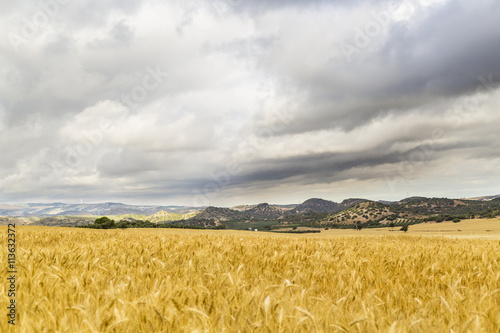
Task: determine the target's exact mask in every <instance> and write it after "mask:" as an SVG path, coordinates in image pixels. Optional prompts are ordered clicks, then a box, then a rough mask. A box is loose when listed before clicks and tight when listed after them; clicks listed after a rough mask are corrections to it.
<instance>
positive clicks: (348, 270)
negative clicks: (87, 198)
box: [0, 227, 500, 332]
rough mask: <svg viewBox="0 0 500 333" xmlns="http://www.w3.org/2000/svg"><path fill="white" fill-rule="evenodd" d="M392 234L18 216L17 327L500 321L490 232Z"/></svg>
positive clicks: (320, 328)
mask: <svg viewBox="0 0 500 333" xmlns="http://www.w3.org/2000/svg"><path fill="white" fill-rule="evenodd" d="M1 232H2V234H1V237H0V244H2V245H1V246H2V248H1V252H2V258H6V251H7V246H6V244H7V229H6V228H5V227H2V228H1ZM394 234H395V235H382V236H375V235H374V236H342V237H325V235H322V236H321V237H315V236H304V237H303V236H300V235H269V234H265V233H255V232H246V233H245V232H231V231H205V230H201V231H196V230H190V231H183V230H170V229H161V230H157V229H147V230H131V229H128V230H86V229H69V228H68V229H63V228H46V227H18V234H17V244H18V248H17V271H18V281H17V286H16V287H17V290H18V294H17V303H18V322H17V325H16V328H17V330H16V331H17V332H196V331H197V332H238V331H241V332H251V331H257V332H358V331H361V332H378V331H381V332H469V331H470V332H499V331H500V242H499V241H498V240H484V239H451V238H444V237H426V236H412V235H404V234H401V233H400V234H396V233H394ZM0 269H1V270H2V277H5V276H6V275H7V265H6V263H5V264H3V265H0ZM2 280H4V281H5V278H2ZM0 289H1V290H0V291H1V292H0V299H2V302H1V304H2V308H3V309H4V310H3V311H4V312H5V314H6V313H7V310H6V307H5V306H4V305H5V304H7V302H8V298H7V283H6V282H5V283H1V284H0ZM3 318H4V319H3V320H2V321H1V322H0V331H2V332H7V331H9V329H10V330H11V331H12V332H13V331H14V330H13V329H12V327H10V326H11V325H8V324H7V319H5V318H6V316H5V315H4V316H3Z"/></svg>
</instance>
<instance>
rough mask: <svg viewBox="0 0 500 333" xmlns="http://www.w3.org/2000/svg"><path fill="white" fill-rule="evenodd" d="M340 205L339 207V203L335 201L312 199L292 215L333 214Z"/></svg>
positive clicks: (297, 208) (295, 209)
mask: <svg viewBox="0 0 500 333" xmlns="http://www.w3.org/2000/svg"><path fill="white" fill-rule="evenodd" d="M338 205H339V204H338V203H336V202H333V201H329V200H323V199H318V198H312V199H308V200H306V201H304V202H303V203H301V204H300V205H298V206H297V207H295V208H294V209H292V210H291V211H290V213H292V214H305V213H311V212H318V213H331V212H335V211H336V210H337V207H338Z"/></svg>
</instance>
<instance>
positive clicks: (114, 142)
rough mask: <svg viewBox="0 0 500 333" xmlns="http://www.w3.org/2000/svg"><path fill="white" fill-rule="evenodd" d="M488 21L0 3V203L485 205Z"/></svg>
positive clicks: (271, 8)
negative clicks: (459, 201)
mask: <svg viewBox="0 0 500 333" xmlns="http://www.w3.org/2000/svg"><path fill="white" fill-rule="evenodd" d="M41 4H45V5H41ZM499 17H500V3H499V2H498V1H493V0H491V1H488V0H479V1H470V0H456V1H453V0H448V1H446V0H444V1H443V0H440V1H437V0H420V1H399V2H386V1H370V2H367V1H341V0H338V1H334V0H331V1H326V0H324V1H319V0H318V1H292V0H288V1H287V0H281V1H263V0H258V1H257V0H252V1H250V0H221V1H215V0H214V1H190V0H187V1H180V0H179V1H154V0H152V1H138V0H134V1H128V0H127V1H118V0H101V1H67V0H65V1H62V0H60V1H59V2H57V1H55V0H42V1H41V2H39V1H22V2H8V3H5V4H4V3H2V13H1V14H0V31H1V38H0V131H1V132H0V133H1V134H0V155H1V160H0V202H3V203H6V202H33V201H36V202H39V201H43V202H52V201H63V202H80V200H83V201H84V202H87V203H90V202H101V201H119V202H125V203H142V204H145V203H152V204H180V205H219V206H231V205H236V204H243V203H249V204H251V203H259V202H270V203H300V202H302V201H304V200H305V199H307V198H311V197H321V198H324V199H330V200H334V201H340V200H342V199H344V198H348V197H362V198H368V199H377V200H378V199H384V200H398V199H402V198H404V197H406V196H407V195H410V196H415V195H421V196H438V197H456V198H461V197H474V196H480V195H492V194H498V193H499V192H500V190H499V188H500V150H499V149H498V147H499V143H500V140H499V138H500V136H499V134H498V133H499V121H500V112H499V110H500V84H499V83H498V82H500V29H499V26H498V22H499V20H498V19H499Z"/></svg>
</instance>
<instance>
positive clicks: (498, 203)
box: [0, 195, 500, 229]
mask: <svg viewBox="0 0 500 333" xmlns="http://www.w3.org/2000/svg"><path fill="white" fill-rule="evenodd" d="M497 215H500V195H497V196H485V197H479V198H474V199H447V198H425V197H411V198H406V199H403V200H400V201H397V202H389V201H371V200H366V199H358V198H354V199H346V200H343V201H342V202H340V203H337V202H333V201H329V200H324V199H320V198H312V199H308V200H306V201H304V202H303V203H301V204H291V205H272V204H268V203H261V204H258V205H240V206H235V207H232V208H227V207H188V206H147V205H143V206H141V205H126V204H122V203H111V202H108V203H100V204H79V205H78V204H64V203H53V204H41V203H28V204H22V205H9V204H3V205H2V204H0V224H5V223H12V219H18V221H19V223H20V224H35V225H36V224H38V225H68V226H71V225H84V224H88V223H91V222H92V221H93V220H95V219H96V217H100V216H109V217H111V218H114V219H116V220H127V221H149V222H152V223H172V224H182V225H195V226H205V227H215V226H221V225H227V226H228V227H229V228H233V229H242V228H245V229H246V228H247V227H248V226H250V227H252V226H254V225H258V226H261V225H263V226H266V227H270V226H277V225H299V226H300V225H310V226H312V225H315V226H333V227H335V226H341V225H347V226H348V225H355V224H363V225H373V226H376V225H384V224H392V223H396V224H397V223H399V224H402V223H418V222H419V221H424V220H430V219H434V220H452V219H465V218H474V217H495V216H497ZM2 216H3V217H2Z"/></svg>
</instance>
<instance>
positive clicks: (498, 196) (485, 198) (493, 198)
mask: <svg viewBox="0 0 500 333" xmlns="http://www.w3.org/2000/svg"><path fill="white" fill-rule="evenodd" d="M495 199H500V194H497V195H490V196H485V197H476V198H470V199H468V200H476V201H492V200H495Z"/></svg>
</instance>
